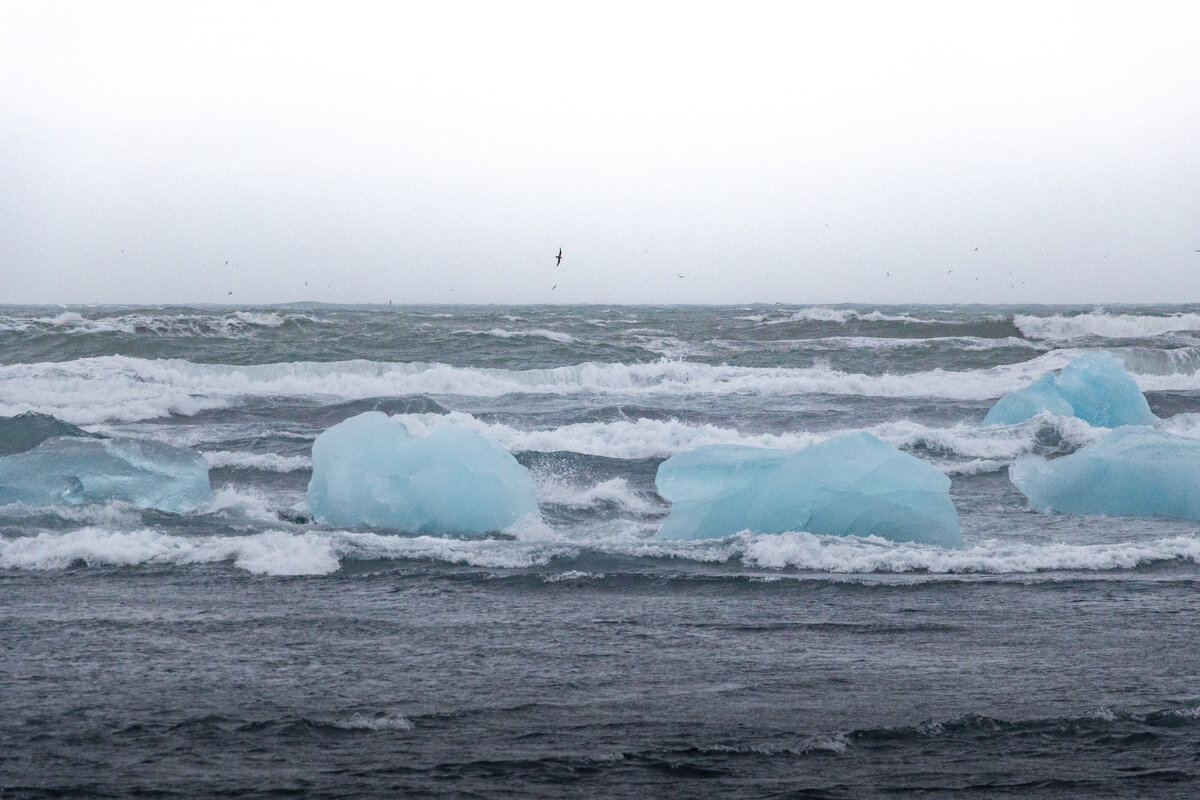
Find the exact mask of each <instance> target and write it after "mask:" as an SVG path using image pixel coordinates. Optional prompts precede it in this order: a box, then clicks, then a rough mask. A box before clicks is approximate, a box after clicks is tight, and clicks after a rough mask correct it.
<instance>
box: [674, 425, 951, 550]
mask: <svg viewBox="0 0 1200 800" xmlns="http://www.w3.org/2000/svg"><path fill="white" fill-rule="evenodd" d="M655 483H656V484H657V486H658V493H659V494H660V495H662V497H664V498H665V499H667V500H670V501H671V514H670V516H668V517H667V519H666V521H664V522H663V525H662V527H661V528H660V529H659V536H660V537H663V538H667V539H706V538H716V537H723V536H729V535H731V534H734V533H737V532H739V531H744V530H749V531H751V532H753V533H784V532H786V531H807V532H809V533H817V534H827V535H835V536H880V537H883V538H885V539H891V540H893V541H902V542H924V543H928V544H939V545H944V546H948V547H952V546H956V545H961V544H962V532H961V530H960V528H959V524H958V512H957V511H955V509H954V504H953V503H952V502H951V501H950V479H949V478H947V477H946V476H945V475H944V474H942V473H941V472H940V471H939V470H937V469H935V468H934V467H932V466H930V465H929V464H926V463H925V462H924V461H921V460H920V459H918V458H914V457H913V456H910V455H907V454H906V453H902V452H900V451H899V450H897V449H896V448H894V447H892V446H891V445H888V444H885V443H884V442H881V441H879V440H878V439H876V438H875V437H874V436H871V435H870V434H867V433H856V434H849V435H847V436H839V437H837V438H835V439H830V440H828V441H825V442H821V443H820V444H815V445H813V446H811V447H807V448H805V449H803V450H797V451H784V450H764V449H760V448H757V447H741V446H736V445H713V446H710V447H702V448H699V449H697V450H691V451H688V452H685V453H679V454H678V455H675V456H672V457H671V458H668V459H667V460H666V461H664V462H663V463H662V464H661V465H660V466H659V468H658V475H657V477H656V479H655Z"/></svg>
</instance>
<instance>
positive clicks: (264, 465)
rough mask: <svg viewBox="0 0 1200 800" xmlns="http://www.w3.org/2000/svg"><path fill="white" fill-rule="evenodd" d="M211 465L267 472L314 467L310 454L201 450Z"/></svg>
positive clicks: (293, 470) (294, 470)
mask: <svg viewBox="0 0 1200 800" xmlns="http://www.w3.org/2000/svg"><path fill="white" fill-rule="evenodd" d="M200 455H202V456H204V460H205V461H207V462H208V465H209V466H210V467H235V468H237V469H257V470H263V471H265V472H296V471H298V470H303V469H312V459H311V458H309V457H308V456H281V455H277V454H276V453H239V452H234V451H230V450H210V451H206V452H201V453H200Z"/></svg>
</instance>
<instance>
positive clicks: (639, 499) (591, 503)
mask: <svg viewBox="0 0 1200 800" xmlns="http://www.w3.org/2000/svg"><path fill="white" fill-rule="evenodd" d="M534 478H535V479H536V480H537V484H538V486H537V496H538V502H540V503H553V504H556V505H562V506H568V507H570V508H594V507H596V506H600V505H615V506H617V507H619V508H621V509H624V510H626V511H631V512H633V513H635V514H648V513H652V512H655V511H661V510H663V506H662V505H661V504H659V503H655V502H654V501H652V500H650V499H649V498H647V497H645V496H644V495H642V494H640V493H638V492H636V491H634V490H633V489H632V488H631V487H630V486H629V482H628V481H626V480H625V479H624V478H611V479H609V480H607V481H602V482H601V483H597V484H595V485H592V486H576V485H573V484H569V483H563V482H562V481H560V480H558V479H556V478H553V477H550V476H547V475H538V474H535V475H534Z"/></svg>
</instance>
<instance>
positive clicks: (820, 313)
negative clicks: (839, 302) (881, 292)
mask: <svg viewBox="0 0 1200 800" xmlns="http://www.w3.org/2000/svg"><path fill="white" fill-rule="evenodd" d="M739 319H746V320H751V321H756V322H762V323H763V324H765V325H782V324H784V323H788V322H837V323H846V322H853V321H855V320H861V321H863V322H908V323H916V324H919V325H931V324H937V323H942V322H945V321H946V320H938V319H923V318H921V317H913V316H910V315H908V314H885V313H883V312H882V311H879V310H878V309H876V310H874V311H868V312H865V313H864V312H862V311H858V310H857V309H853V308H830V307H828V306H812V307H810V308H802V309H800V310H799V311H795V312H793V313H792V314H790V315H789V316H787V317H784V318H782V319H766V318H762V317H757V316H745V317H739Z"/></svg>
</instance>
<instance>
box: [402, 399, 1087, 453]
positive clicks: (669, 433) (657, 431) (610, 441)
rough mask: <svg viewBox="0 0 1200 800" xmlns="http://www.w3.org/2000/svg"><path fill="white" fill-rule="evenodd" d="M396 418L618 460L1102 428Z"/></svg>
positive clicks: (1069, 433)
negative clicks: (742, 427)
mask: <svg viewBox="0 0 1200 800" xmlns="http://www.w3.org/2000/svg"><path fill="white" fill-rule="evenodd" d="M396 419H398V420H400V421H401V422H402V423H403V424H404V426H405V427H406V428H407V429H408V431H409V432H410V433H411V434H413V435H414V436H427V435H428V434H430V433H432V432H433V431H435V430H438V429H439V428H443V427H465V428H469V429H471V430H474V431H476V432H477V433H480V434H483V435H485V436H488V437H490V438H493V439H496V440H497V441H499V442H500V443H501V444H503V445H504V446H505V447H506V448H508V449H509V450H510V451H513V452H526V451H535V452H544V453H552V452H572V453H580V454H583V455H592V456H603V457H606V458H621V459H640V458H666V457H669V456H672V455H675V454H676V453H680V452H683V451H685V450H692V449H695V448H697V447H702V446H704V445H710V444H737V445H747V446H750V447H766V448H771V449H776V450H799V449H800V448H803V447H808V446H810V445H813V444H817V443H818V442H823V441H826V440H827V439H832V438H833V437H835V436H841V435H844V434H847V433H857V432H860V431H865V432H867V433H870V434H871V435H873V436H875V437H877V438H879V439H882V440H883V441H885V442H887V443H888V444H891V445H893V446H894V447H898V448H902V449H914V448H923V449H926V450H930V451H933V452H936V453H944V454H948V455H954V456H959V457H964V458H970V459H992V460H995V459H999V460H1002V461H1004V462H1005V463H1008V462H1010V461H1012V459H1014V458H1016V457H1017V456H1019V455H1021V454H1022V453H1027V452H1029V451H1030V450H1032V449H1033V446H1034V443H1035V441H1036V439H1037V437H1038V435H1039V433H1040V432H1042V431H1043V430H1045V429H1047V428H1049V429H1051V430H1053V431H1055V432H1056V433H1057V434H1058V436H1059V437H1060V438H1061V439H1062V440H1063V441H1064V442H1065V443H1067V444H1072V445H1082V444H1087V443H1089V442H1092V441H1096V440H1097V439H1099V438H1101V437H1102V436H1103V435H1104V433H1105V431H1104V430H1103V429H1097V428H1092V427H1091V426H1090V425H1088V424H1087V423H1086V422H1084V421H1083V420H1079V419H1075V418H1071V417H1055V416H1052V415H1050V414H1040V415H1038V416H1037V417H1035V418H1033V419H1031V420H1027V421H1025V422H1022V423H1020V424H1017V425H1009V426H1000V425H993V426H982V425H974V424H968V423H959V424H957V425H953V426H950V427H948V428H933V427H929V426H927V425H924V424H922V423H919V422H912V421H909V420H900V421H897V422H885V423H880V424H878V425H873V426H869V427H866V428H857V429H837V430H826V431H785V432H781V433H743V432H741V431H739V430H737V429H736V428H723V427H720V426H717V425H712V424H707V423H705V424H692V423H687V422H681V421H679V420H655V419H637V420H617V421H614V422H579V423H573V424H570V425H563V426H561V427H558V428H552V429H549V430H533V431H525V430H519V429H517V428H513V427H511V426H509V425H506V424H504V423H488V422H484V421H482V420H479V419H477V418H475V417H473V416H471V415H470V414H466V413H463V412H461V411H454V412H451V413H449V414H401V415H397V417H396Z"/></svg>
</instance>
